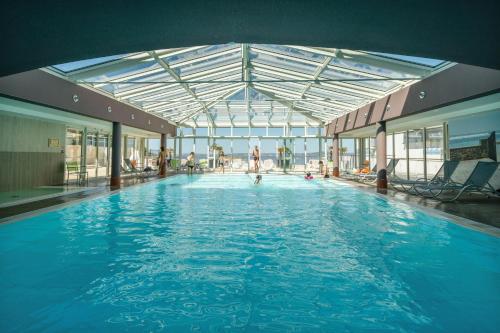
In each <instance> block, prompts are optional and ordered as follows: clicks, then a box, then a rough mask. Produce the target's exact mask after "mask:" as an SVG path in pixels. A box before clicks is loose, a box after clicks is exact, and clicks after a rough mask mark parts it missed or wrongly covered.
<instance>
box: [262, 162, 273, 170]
mask: <svg viewBox="0 0 500 333" xmlns="http://www.w3.org/2000/svg"><path fill="white" fill-rule="evenodd" d="M273 168H274V162H273V160H264V164H263V170H264V171H266V172H269V171H271V170H272V169H273Z"/></svg>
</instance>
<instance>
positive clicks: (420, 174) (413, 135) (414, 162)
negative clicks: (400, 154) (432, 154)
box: [408, 129, 425, 179]
mask: <svg viewBox="0 0 500 333" xmlns="http://www.w3.org/2000/svg"><path fill="white" fill-rule="evenodd" d="M424 144H425V141H424V130H423V129H415V130H410V131H408V178H410V179H418V178H425V166H424Z"/></svg>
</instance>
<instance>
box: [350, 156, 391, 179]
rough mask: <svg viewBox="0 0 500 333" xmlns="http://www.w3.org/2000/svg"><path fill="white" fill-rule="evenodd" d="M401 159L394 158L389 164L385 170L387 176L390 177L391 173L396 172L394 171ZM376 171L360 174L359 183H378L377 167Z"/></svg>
mask: <svg viewBox="0 0 500 333" xmlns="http://www.w3.org/2000/svg"><path fill="white" fill-rule="evenodd" d="M398 162H399V159H398V158H392V159H391V160H390V161H389V163H387V167H386V168H385V171H386V173H387V175H390V174H391V173H393V172H394V169H396V165H398ZM373 169H375V171H374V172H370V173H364V174H359V175H358V177H357V179H356V180H358V181H362V182H370V183H373V182H376V181H377V166H376V165H375V167H373Z"/></svg>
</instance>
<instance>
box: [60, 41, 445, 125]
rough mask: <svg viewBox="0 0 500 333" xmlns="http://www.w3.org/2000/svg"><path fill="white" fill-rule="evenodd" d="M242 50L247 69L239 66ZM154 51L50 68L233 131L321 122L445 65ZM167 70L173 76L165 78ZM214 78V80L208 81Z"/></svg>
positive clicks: (294, 49)
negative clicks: (235, 126)
mask: <svg viewBox="0 0 500 333" xmlns="http://www.w3.org/2000/svg"><path fill="white" fill-rule="evenodd" d="M245 50H248V63H247V64H246V65H248V66H246V65H245V64H243V56H244V53H245ZM155 52H156V54H158V56H159V58H160V59H161V60H162V61H157V60H156V59H153V57H151V56H150V55H149V54H148V53H147V52H143V53H135V54H133V55H119V56H110V57H102V58H96V59H88V60H82V61H77V62H72V63H67V64H61V65H55V66H53V67H54V68H56V69H57V70H58V71H62V72H64V73H66V75H67V76H68V77H69V78H70V79H73V80H75V81H78V82H82V83H85V82H88V83H89V84H91V85H92V87H93V88H96V89H100V90H101V91H103V92H105V93H109V94H111V96H112V97H114V98H120V99H123V100H126V101H128V102H129V103H132V104H134V105H136V106H137V107H139V108H141V109H142V110H144V111H146V112H151V113H153V114H157V115H161V116H164V117H165V118H166V119H169V120H170V121H173V122H176V121H181V120H182V121H183V122H185V123H188V124H191V125H193V126H194V125H195V121H196V123H197V124H198V125H199V126H200V124H203V125H201V126H206V125H207V124H208V122H207V114H206V113H205V111H204V109H203V105H206V107H207V108H208V109H209V110H210V114H211V115H212V118H214V121H215V123H216V125H217V124H220V123H223V124H229V123H231V120H233V123H234V124H238V126H248V122H249V120H251V122H252V124H260V125H261V126H262V125H269V122H271V125H273V126H281V125H282V124H286V123H288V122H292V123H294V122H297V123H300V124H305V122H308V123H315V122H316V123H317V122H318V120H314V119H318V118H319V119H321V120H323V121H325V122H328V121H330V120H333V119H334V118H336V117H338V116H340V115H342V114H344V113H346V112H349V111H352V110H355V109H356V108H359V107H361V106H363V105H365V104H367V103H369V102H372V101H374V100H377V99H378V98H381V97H383V96H385V95H387V94H388V93H390V92H392V91H396V90H397V89H398V88H400V87H403V86H405V85H406V84H408V83H410V84H411V83H413V82H416V81H417V80H419V79H420V78H422V77H426V76H427V75H430V74H431V73H432V72H433V70H434V68H437V67H438V66H439V67H441V65H443V64H445V63H446V62H443V61H441V60H435V59H425V58H418V57H410V56H400V55H393V54H385V53H376V52H364V51H351V50H345V49H325V48H314V47H301V46H290V45H269V44H265V45H259V44H249V45H247V46H246V45H244V44H236V43H229V44H223V45H209V46H197V47H189V48H177V49H170V50H168V49H166V50H158V51H155ZM116 60H119V61H116ZM108 62H109V64H107V63H108ZM111 62H113V63H111ZM446 64H448V63H446ZM167 66H168V67H167ZM164 67H165V68H164ZM245 68H246V69H245ZM170 70H172V71H174V72H175V73H176V74H177V75H170V74H168V71H170ZM245 71H248V76H246V72H245ZM243 77H247V78H248V79H249V80H250V81H252V82H251V83H250V84H249V86H248V89H247V90H248V92H249V94H248V100H249V102H248V103H247V100H246V98H247V96H246V95H245V90H246V89H245V86H246V85H247V83H246V82H243V81H242V79H243ZM176 80H181V81H182V83H185V84H181V83H180V82H176ZM214 80H215V81H217V82H215V83H213V82H208V81H214ZM330 80H333V81H330ZM109 81H115V83H112V82H109ZM200 81H201V82H200ZM266 81H273V82H266ZM174 82H175V83H174ZM273 100H274V101H273ZM228 108H229V110H228ZM299 111H300V112H299ZM197 112H198V113H197ZM301 112H302V113H303V114H301ZM193 119H194V120H195V121H193Z"/></svg>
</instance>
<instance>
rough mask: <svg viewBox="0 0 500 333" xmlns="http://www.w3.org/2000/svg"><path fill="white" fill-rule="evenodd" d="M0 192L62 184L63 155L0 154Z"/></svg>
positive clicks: (43, 153)
mask: <svg viewBox="0 0 500 333" xmlns="http://www.w3.org/2000/svg"><path fill="white" fill-rule="evenodd" d="M0 160H1V161H2V163H1V164H0V191H14V190H19V189H27V188H33V187H37V186H51V185H62V184H63V183H64V153H47V152H39V153H35V152H5V151H2V152H0Z"/></svg>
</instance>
